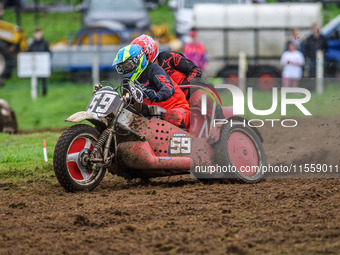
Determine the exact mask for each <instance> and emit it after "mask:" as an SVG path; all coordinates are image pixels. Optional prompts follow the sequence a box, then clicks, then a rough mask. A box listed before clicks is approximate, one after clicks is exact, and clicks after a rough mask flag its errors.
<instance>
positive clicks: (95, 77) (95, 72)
mask: <svg viewBox="0 0 340 255" xmlns="http://www.w3.org/2000/svg"><path fill="white" fill-rule="evenodd" d="M99 80H100V78H99V54H98V52H97V51H96V52H94V53H93V56H92V82H93V86H95V85H96V84H98V83H99Z"/></svg>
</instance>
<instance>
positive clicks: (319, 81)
mask: <svg viewBox="0 0 340 255" xmlns="http://www.w3.org/2000/svg"><path fill="white" fill-rule="evenodd" d="M323 75H324V54H323V51H322V50H318V51H317V52H316V93H318V94H322V93H323Z"/></svg>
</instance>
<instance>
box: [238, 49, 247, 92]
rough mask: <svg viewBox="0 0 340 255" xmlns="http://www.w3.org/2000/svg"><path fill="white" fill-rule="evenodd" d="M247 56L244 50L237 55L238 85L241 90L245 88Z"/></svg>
mask: <svg viewBox="0 0 340 255" xmlns="http://www.w3.org/2000/svg"><path fill="white" fill-rule="evenodd" d="M246 74H247V56H246V52H245V51H240V52H239V55H238V85H239V87H240V89H241V90H242V91H245V90H246Z"/></svg>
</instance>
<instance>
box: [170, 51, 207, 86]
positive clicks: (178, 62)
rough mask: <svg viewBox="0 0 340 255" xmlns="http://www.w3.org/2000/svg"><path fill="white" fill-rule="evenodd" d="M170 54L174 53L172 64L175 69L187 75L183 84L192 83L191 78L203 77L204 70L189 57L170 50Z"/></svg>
mask: <svg viewBox="0 0 340 255" xmlns="http://www.w3.org/2000/svg"><path fill="white" fill-rule="evenodd" d="M170 54H171V55H172V58H171V65H172V66H173V67H174V69H176V70H177V71H179V72H181V73H183V74H185V75H186V78H185V79H184V80H183V82H182V84H190V80H191V79H193V78H201V77H202V71H201V70H200V69H199V68H198V67H197V66H196V65H195V63H194V62H192V61H191V60H189V59H187V58H186V57H185V56H183V55H182V54H180V53H177V52H170Z"/></svg>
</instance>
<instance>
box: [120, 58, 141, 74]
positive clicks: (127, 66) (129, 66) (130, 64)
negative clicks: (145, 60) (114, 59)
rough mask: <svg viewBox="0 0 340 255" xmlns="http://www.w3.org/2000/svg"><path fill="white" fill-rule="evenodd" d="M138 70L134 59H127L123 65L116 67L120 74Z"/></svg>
mask: <svg viewBox="0 0 340 255" xmlns="http://www.w3.org/2000/svg"><path fill="white" fill-rule="evenodd" d="M135 69H136V64H135V62H134V61H133V60H132V59H127V60H125V61H124V62H123V63H119V64H117V65H116V70H117V72H118V73H119V74H128V73H131V72H133V71H134V70H135Z"/></svg>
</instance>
